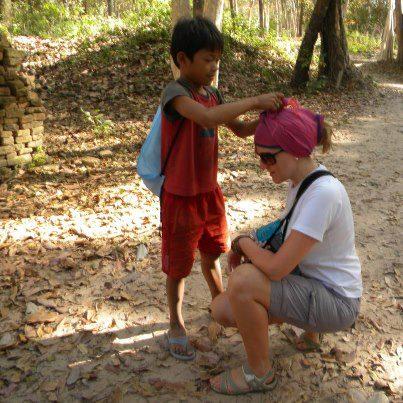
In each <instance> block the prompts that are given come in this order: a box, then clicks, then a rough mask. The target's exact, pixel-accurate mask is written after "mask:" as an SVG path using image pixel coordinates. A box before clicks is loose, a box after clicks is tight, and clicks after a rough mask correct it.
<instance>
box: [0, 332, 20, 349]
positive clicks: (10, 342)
mask: <svg viewBox="0 0 403 403" xmlns="http://www.w3.org/2000/svg"><path fill="white" fill-rule="evenodd" d="M17 344H18V340H17V337H16V335H15V334H13V333H4V334H3V335H2V336H1V338H0V350H7V349H9V348H11V347H14V346H16V345H17Z"/></svg>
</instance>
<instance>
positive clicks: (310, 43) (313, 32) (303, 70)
mask: <svg viewBox="0 0 403 403" xmlns="http://www.w3.org/2000/svg"><path fill="white" fill-rule="evenodd" d="M330 1H332V0H317V2H316V4H315V7H314V9H313V12H312V15H311V19H310V20H309V24H308V27H307V29H306V32H305V35H304V38H303V39H302V43H301V47H300V48H299V52H298V57H297V62H296V63H295V68H294V74H293V78H292V80H291V85H292V86H293V87H300V86H303V85H305V84H306V83H307V82H308V81H309V67H310V65H311V61H312V53H313V48H314V46H315V43H316V39H317V38H318V34H319V32H320V30H321V29H322V24H323V20H324V18H325V15H326V13H327V10H328V8H329V3H330ZM333 1H334V0H333Z"/></svg>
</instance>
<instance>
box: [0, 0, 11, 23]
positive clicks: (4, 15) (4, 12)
mask: <svg viewBox="0 0 403 403" xmlns="http://www.w3.org/2000/svg"><path fill="white" fill-rule="evenodd" d="M0 14H1V22H2V23H3V25H5V26H6V27H9V26H10V25H11V0H0Z"/></svg>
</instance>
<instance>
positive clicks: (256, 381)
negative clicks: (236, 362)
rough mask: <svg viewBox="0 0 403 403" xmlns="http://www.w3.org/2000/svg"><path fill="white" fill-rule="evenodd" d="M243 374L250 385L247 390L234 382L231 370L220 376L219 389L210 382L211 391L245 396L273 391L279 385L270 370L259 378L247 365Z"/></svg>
mask: <svg viewBox="0 0 403 403" xmlns="http://www.w3.org/2000/svg"><path fill="white" fill-rule="evenodd" d="M242 372H243V376H244V378H245V382H246V384H247V385H248V387H247V388H241V387H239V386H238V385H237V384H236V383H235V382H234V380H233V379H232V375H231V370H230V369H229V370H227V371H225V372H224V373H222V374H221V375H219V376H221V382H220V385H219V386H218V387H216V386H214V385H213V384H212V383H211V382H210V386H211V389H213V390H214V392H217V393H221V394H224V395H245V394H247V393H253V392H268V391H271V390H273V389H274V388H275V387H276V385H277V379H276V377H275V376H274V371H273V369H270V370H269V371H267V373H266V374H265V375H263V376H262V377H261V378H258V377H257V376H256V375H255V374H254V373H253V372H252V370H251V369H250V368H249V365H248V364H247V363H245V364H243V365H242ZM272 377H273V379H272V380H271V381H270V382H269V383H266V382H267V380H268V379H270V378H272Z"/></svg>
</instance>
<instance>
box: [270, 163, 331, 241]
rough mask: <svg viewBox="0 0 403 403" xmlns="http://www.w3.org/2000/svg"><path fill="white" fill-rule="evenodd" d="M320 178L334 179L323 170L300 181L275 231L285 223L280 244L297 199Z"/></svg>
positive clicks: (329, 173)
mask: <svg viewBox="0 0 403 403" xmlns="http://www.w3.org/2000/svg"><path fill="white" fill-rule="evenodd" d="M322 176H333V177H334V175H333V174H332V173H331V172H329V171H325V170H320V171H315V172H313V173H312V174H310V175H309V176H307V177H306V178H305V179H304V180H303V181H302V183H301V185H300V187H299V189H298V191H297V194H296V196H295V199H294V202H293V204H292V206H291V208H290V210H289V212H288V213H287V215H286V216H285V217H284V218H283V219H282V220H281V221H280V225H279V227H278V230H277V231H279V230H280V229H281V228H282V227H283V225H284V223H285V225H284V229H283V231H282V237H281V243H283V242H284V239H285V235H286V233H287V228H288V224H289V222H290V220H291V216H292V213H293V212H294V210H295V206H296V205H297V203H298V200H299V199H300V198H301V196H302V195H303V194H304V193H305V191H306V190H307V189H308V188H309V186H311V185H312V183H313V182H315V181H316V179H319V178H320V177H322ZM277 231H275V232H274V234H273V235H272V236H271V237H270V238H269V239H268V240H267V241H266V243H265V244H264V248H266V247H267V246H269V245H270V242H271V241H272V239H273V238H274V236H275V235H276V234H277Z"/></svg>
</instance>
